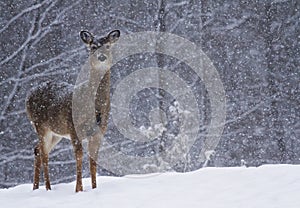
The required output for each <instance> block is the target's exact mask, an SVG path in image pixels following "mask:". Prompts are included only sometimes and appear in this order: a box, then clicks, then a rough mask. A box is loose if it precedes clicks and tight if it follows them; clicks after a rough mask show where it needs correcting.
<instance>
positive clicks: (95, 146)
mask: <svg viewBox="0 0 300 208" xmlns="http://www.w3.org/2000/svg"><path fill="white" fill-rule="evenodd" d="M102 137H103V135H102V134H101V133H100V132H99V131H98V132H97V133H96V134H94V135H93V136H91V137H90V139H89V143H88V148H89V157H90V173H91V179H92V188H93V189H94V188H96V187H97V180H96V174H97V158H98V152H99V147H100V142H101V138H102Z"/></svg>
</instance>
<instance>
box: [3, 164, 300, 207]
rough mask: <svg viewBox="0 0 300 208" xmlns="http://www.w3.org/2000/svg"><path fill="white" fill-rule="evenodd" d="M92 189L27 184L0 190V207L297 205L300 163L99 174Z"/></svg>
mask: <svg viewBox="0 0 300 208" xmlns="http://www.w3.org/2000/svg"><path fill="white" fill-rule="evenodd" d="M98 182H99V188H98V189H95V190H92V189H91V187H90V180H89V179H84V190H85V191H84V192H82V193H75V192H74V189H75V183H74V182H73V183H70V184H59V185H54V186H53V187H52V189H53V190H52V191H46V190H45V189H44V187H41V189H39V190H37V191H32V190H31V188H32V185H31V184H25V185H19V186H17V187H14V188H10V189H1V190H0V202H1V205H0V206H1V207H2V208H8V207H38V208H41V207H45V208H48V207H49V208H50V207H51V208H53V207H72V208H75V207H80V208H82V207H85V208H89V207H93V208H95V207H101V208H106V207H122V208H127V207H128V208H133V207H143V208H145V207H151V208H157V207H171V208H176V207H180V208H182V207H197V208H198V207H203V208H208V207H220V208H235V207H237V208H238V207H243V208H245V207H251V208H253V207H255V208H258V207H261V208H268V207H270V208H275V207H280V208H283V207H284V208H299V207H300V199H299V195H300V166H296V165H295V166H293V165H267V166H262V167H258V168H243V167H241V168H204V169H201V170H198V171H195V172H190V173H182V174H180V173H164V174H151V175H139V176H126V177H123V178H115V177H98Z"/></svg>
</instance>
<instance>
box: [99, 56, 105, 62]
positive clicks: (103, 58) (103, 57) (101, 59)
mask: <svg viewBox="0 0 300 208" xmlns="http://www.w3.org/2000/svg"><path fill="white" fill-rule="evenodd" d="M98 60H99V61H101V62H103V61H105V60H106V56H105V55H104V54H100V55H99V56H98Z"/></svg>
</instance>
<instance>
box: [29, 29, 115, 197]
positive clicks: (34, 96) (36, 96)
mask: <svg viewBox="0 0 300 208" xmlns="http://www.w3.org/2000/svg"><path fill="white" fill-rule="evenodd" d="M80 37H81V39H82V41H83V42H84V43H85V44H87V46H88V48H89V51H90V54H89V59H88V62H87V63H88V64H89V67H90V72H89V73H90V74H89V75H90V78H89V82H90V83H89V84H88V86H89V88H92V87H96V88H97V89H96V90H97V91H96V92H97V94H96V100H95V109H94V111H95V114H94V115H95V116H94V118H92V119H94V121H95V124H97V125H98V126H99V129H100V131H101V133H102V135H104V134H105V132H106V129H107V123H108V117H109V110H110V70H107V71H106V73H105V75H104V77H103V79H102V80H101V81H100V80H99V81H100V84H99V83H98V86H93V84H96V83H93V82H92V81H91V80H93V79H95V77H97V76H98V75H99V71H101V67H103V66H105V67H108V66H109V65H110V62H111V50H110V49H111V45H112V44H114V43H115V42H116V41H117V40H118V38H119V37H120V31H119V30H114V31H111V32H110V33H109V34H108V35H107V36H105V37H102V38H95V37H94V36H93V35H92V34H91V33H90V32H88V31H81V32H80ZM90 90H92V89H90ZM73 95H74V86H72V85H69V84H66V83H63V82H55V81H50V82H46V83H44V84H41V85H40V86H38V87H36V88H34V89H32V90H31V91H30V92H29V94H28V96H27V98H26V112H27V115H28V117H29V120H30V121H31V123H32V125H33V127H34V129H35V130H36V132H37V134H38V138H39V142H38V144H37V146H36V147H35V148H34V154H35V159H34V181H33V189H38V188H39V179H40V170H41V165H43V168H44V180H45V185H46V189H47V190H50V189H51V186H50V179H49V172H48V156H49V153H50V151H51V150H52V149H53V147H54V146H55V145H56V144H57V143H58V142H59V141H60V140H61V139H62V138H69V139H70V140H71V142H72V145H73V148H74V152H75V158H76V171H77V183H76V192H78V191H82V156H83V148H82V143H81V141H82V139H85V138H80V135H78V133H76V129H75V127H74V123H75V122H74V121H73V117H72V111H73V110H74V109H72V97H73ZM76 122H77V121H76ZM83 122H84V121H83ZM77 123H78V122H77ZM79 123H80V122H79ZM91 138H92V139H91ZM91 138H89V140H88V143H89V144H88V149H89V159H90V172H91V180H92V188H96V168H97V163H96V162H97V160H96V159H97V154H98V150H99V146H100V141H99V140H97V139H96V141H93V134H91Z"/></svg>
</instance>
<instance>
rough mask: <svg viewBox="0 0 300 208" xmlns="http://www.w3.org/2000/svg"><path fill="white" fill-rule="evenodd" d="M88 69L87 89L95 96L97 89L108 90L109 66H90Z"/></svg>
mask: <svg viewBox="0 0 300 208" xmlns="http://www.w3.org/2000/svg"><path fill="white" fill-rule="evenodd" d="M90 67H91V69H90V77H89V88H90V91H91V92H92V93H93V95H94V96H96V93H97V91H98V89H99V90H100V91H101V90H104V89H109V88H110V66H109V65H108V64H103V65H101V66H99V65H98V66H94V65H93V64H90Z"/></svg>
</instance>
